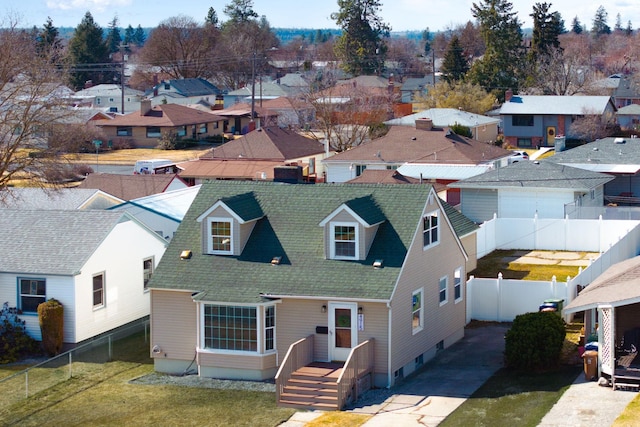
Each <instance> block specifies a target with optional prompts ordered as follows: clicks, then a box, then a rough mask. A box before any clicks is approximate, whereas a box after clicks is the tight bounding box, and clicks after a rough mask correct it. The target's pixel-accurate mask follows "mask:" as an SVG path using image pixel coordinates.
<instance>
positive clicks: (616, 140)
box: [613, 138, 627, 144]
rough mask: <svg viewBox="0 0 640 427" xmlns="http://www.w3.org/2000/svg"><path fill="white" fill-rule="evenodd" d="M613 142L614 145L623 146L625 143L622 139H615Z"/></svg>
mask: <svg viewBox="0 0 640 427" xmlns="http://www.w3.org/2000/svg"><path fill="white" fill-rule="evenodd" d="M613 142H615V143H616V144H624V143H626V142H627V141H626V140H625V139H624V138H616V139H614V140H613Z"/></svg>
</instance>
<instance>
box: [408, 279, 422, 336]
mask: <svg viewBox="0 0 640 427" xmlns="http://www.w3.org/2000/svg"><path fill="white" fill-rule="evenodd" d="M422 296H423V291H422V289H418V290H417V291H415V292H413V295H412V296H411V327H412V330H413V333H414V334H415V333H418V332H420V331H421V330H422V328H423V323H424V315H423V312H424V302H423V298H422Z"/></svg>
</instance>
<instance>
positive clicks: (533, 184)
mask: <svg viewBox="0 0 640 427" xmlns="http://www.w3.org/2000/svg"><path fill="white" fill-rule="evenodd" d="M612 179H614V178H613V177H612V176H610V175H605V174H602V173H598V172H592V171H588V170H584V169H579V168H573V167H571V166H565V165H560V164H557V163H553V162H550V161H544V160H542V161H535V162H534V161H527V162H517V163H513V164H511V165H509V166H507V167H503V168H498V169H493V170H491V171H489V172H485V173H483V174H480V175H476V176H474V177H471V178H467V179H464V180H462V181H457V182H454V183H451V184H449V186H450V187H453V188H567V189H568V188H571V189H574V190H578V191H587V190H590V189H592V188H596V187H598V186H600V185H604V184H605V183H607V182H609V181H611V180H612Z"/></svg>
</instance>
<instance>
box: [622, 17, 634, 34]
mask: <svg viewBox="0 0 640 427" xmlns="http://www.w3.org/2000/svg"><path fill="white" fill-rule="evenodd" d="M631 34H633V27H632V26H631V20H629V21H628V22H627V28H625V29H624V35H625V36H630V35H631Z"/></svg>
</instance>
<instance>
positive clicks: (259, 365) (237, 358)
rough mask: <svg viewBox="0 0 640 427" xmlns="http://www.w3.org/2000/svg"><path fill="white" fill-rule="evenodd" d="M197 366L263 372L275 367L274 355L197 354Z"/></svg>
mask: <svg viewBox="0 0 640 427" xmlns="http://www.w3.org/2000/svg"><path fill="white" fill-rule="evenodd" d="M198 365H200V366H206V367H219V368H228V369H249V370H259V371H262V370H265V369H273V368H275V367H276V354H275V353H271V354H257V353H256V354H246V353H245V354H241V353H234V354H231V353H228V354H223V353H214V352H208V351H200V352H198Z"/></svg>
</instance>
